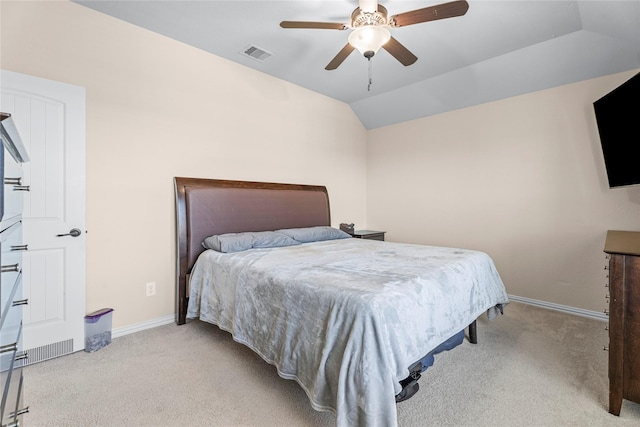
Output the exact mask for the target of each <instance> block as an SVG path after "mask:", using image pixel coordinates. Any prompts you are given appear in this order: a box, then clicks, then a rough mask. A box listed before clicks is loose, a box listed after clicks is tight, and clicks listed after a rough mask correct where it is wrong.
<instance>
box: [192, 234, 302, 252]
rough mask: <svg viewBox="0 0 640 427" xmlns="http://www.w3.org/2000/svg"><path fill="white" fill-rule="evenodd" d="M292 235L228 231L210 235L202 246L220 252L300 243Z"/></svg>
mask: <svg viewBox="0 0 640 427" xmlns="http://www.w3.org/2000/svg"><path fill="white" fill-rule="evenodd" d="M299 244H300V242H296V241H295V240H293V239H292V238H291V237H289V236H286V235H284V234H282V233H275V232H273V231H255V232H246V233H227V234H218V235H214V236H209V237H207V238H206V239H204V242H202V246H204V247H205V248H206V249H213V250H214V251H218V252H224V253H229V252H241V251H246V250H247V249H252V248H277V247H281V246H293V245H299Z"/></svg>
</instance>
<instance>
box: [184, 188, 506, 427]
mask: <svg viewBox="0 0 640 427" xmlns="http://www.w3.org/2000/svg"><path fill="white" fill-rule="evenodd" d="M174 184H175V192H176V193H175V195H176V236H177V269H176V270H177V271H176V276H177V277H176V286H177V289H176V322H177V323H178V324H184V323H186V321H187V319H200V320H202V321H205V322H209V323H213V324H216V325H217V326H218V327H220V328H221V329H223V330H225V331H228V332H230V333H231V334H232V336H233V339H234V340H236V341H237V342H240V343H242V344H244V345H246V346H248V347H249V348H251V349H252V350H253V351H255V352H256V353H257V354H259V355H260V356H261V357H262V358H263V359H264V360H265V361H267V362H268V363H270V364H272V365H274V366H275V367H276V368H277V370H278V374H279V375H280V376H281V377H283V378H286V379H293V380H296V381H297V382H298V384H299V385H300V386H301V387H302V388H303V390H304V391H305V392H306V394H307V396H308V397H309V400H310V403H311V405H312V406H313V407H314V409H316V410H323V411H331V412H333V413H334V414H335V415H336V424H337V425H338V426H352V425H367V426H395V425H397V412H396V404H397V402H398V401H401V400H403V399H404V397H403V396H406V394H407V392H408V393H409V394H413V393H415V391H417V388H418V387H417V383H416V381H417V379H418V378H419V376H420V373H421V372H423V371H424V370H425V369H426V368H427V367H428V366H429V365H430V364H431V363H433V355H434V354H437V353H439V352H441V351H444V350H449V349H451V348H453V347H455V346H457V345H459V344H460V343H461V342H462V339H463V338H464V332H465V328H466V327H467V326H469V339H470V341H471V342H474V343H475V342H476V339H477V338H476V336H475V320H476V319H477V318H478V317H479V316H480V315H483V314H486V315H487V316H488V317H489V318H494V317H495V316H496V315H497V313H499V312H501V311H502V309H503V307H504V306H505V305H506V304H507V303H508V297H507V294H506V290H505V288H504V285H503V283H502V281H501V279H500V276H499V274H498V272H497V271H496V268H495V266H494V264H493V261H492V260H491V258H490V257H489V256H488V255H487V254H485V253H483V252H479V251H473V250H466V249H459V248H443V247H435V246H425V245H412V244H403V243H392V242H381V241H376V240H367V239H356V238H351V237H350V236H349V235H345V233H343V232H342V231H340V230H338V229H335V228H333V227H331V216H330V208H329V197H328V193H327V189H326V188H325V187H324V186H311V185H296V184H277V183H262V182H248V181H230V180H213V179H200V178H183V177H176V178H174ZM205 246H207V247H208V248H209V249H205ZM399 396H400V398H399Z"/></svg>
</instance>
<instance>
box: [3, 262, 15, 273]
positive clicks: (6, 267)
mask: <svg viewBox="0 0 640 427" xmlns="http://www.w3.org/2000/svg"><path fill="white" fill-rule="evenodd" d="M13 271H16V272H17V271H20V264H9V265H3V266H2V267H0V272H2V273H11V272H13Z"/></svg>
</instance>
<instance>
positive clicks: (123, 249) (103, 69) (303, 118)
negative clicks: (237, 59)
mask: <svg viewBox="0 0 640 427" xmlns="http://www.w3.org/2000/svg"><path fill="white" fill-rule="evenodd" d="M0 7H1V9H0V10H1V20H2V21H1V43H2V45H1V56H0V60H1V62H0V67H2V68H4V69H7V70H11V71H15V72H19V73H24V74H30V75H34V76H38V77H43V78H47V79H52V80H57V81H62V82H67V83H71V84H74V85H79V86H83V87H85V88H86V93H87V100H86V101H87V103H86V105H87V135H86V141H87V155H86V156H87V157H86V162H87V209H86V211H87V231H88V233H87V283H86V286H87V311H88V312H90V311H93V310H95V309H98V308H101V307H113V308H114V310H115V311H114V316H113V327H114V328H118V327H122V326H126V325H132V324H135V323H139V322H143V321H148V320H153V319H156V318H160V317H163V316H166V315H170V314H171V313H173V312H174V295H175V294H174V283H175V264H176V262H175V225H174V221H175V215H174V193H173V191H174V189H173V177H174V176H189V177H203V178H218V179H240V180H255V181H270V182H291V183H299V184H314V185H326V186H327V188H328V191H329V197H330V203H331V208H332V221H333V223H334V225H336V226H337V224H339V223H340V222H345V221H355V222H358V223H364V222H365V220H366V217H365V207H366V206H365V197H366V152H365V150H366V135H367V134H366V130H365V129H364V127H363V126H362V125H361V123H360V122H359V120H358V119H357V117H356V116H355V115H354V114H353V112H352V111H351V109H350V108H349V107H348V106H347V105H346V104H344V103H341V102H338V101H335V100H333V99H330V98H327V97H325V96H322V95H319V94H317V93H314V92H311V91H308V90H306V89H303V88H300V87H298V86H295V85H292V84H289V83H286V82H284V81H282V80H278V79H275V78H273V77H270V76H268V75H266V74H263V73H259V72H257V71H254V70H251V69H249V68H246V67H243V66H240V65H237V64H234V63H231V62H229V61H226V60H224V59H222V58H219V57H216V56H214V55H211V54H208V53H205V52H203V51H200V50H198V49H194V48H191V47H189V46H186V45H184V44H181V43H179V42H176V41H173V40H170V39H168V38H166V37H163V36H160V35H157V34H154V33H152V32H150V31H147V30H144V29H141V28H138V27H135V26H133V25H130V24H127V23H125V22H123V21H119V20H116V19H114V18H111V17H108V16H106V15H102V14H100V13H98V12H95V11H93V10H90V9H88V8H86V7H83V6H79V5H77V4H74V3H71V2H66V1H62V2H6V1H2V2H1V5H0ZM345 183H348V186H345ZM150 281H155V282H156V283H157V295H156V296H154V297H145V291H144V285H145V283H146V282H150Z"/></svg>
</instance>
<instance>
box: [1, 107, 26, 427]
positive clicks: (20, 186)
mask: <svg viewBox="0 0 640 427" xmlns="http://www.w3.org/2000/svg"><path fill="white" fill-rule="evenodd" d="M0 131H1V136H2V144H1V145H2V147H0V176H1V178H2V185H1V189H0V216H1V220H0V265H1V269H2V274H1V275H0V387H2V388H1V390H2V401H1V404H0V421H1V422H0V425H1V426H2V427H5V426H7V427H8V426H12V427H13V426H19V425H22V424H23V423H22V417H23V415H24V414H25V413H27V412H28V411H29V408H28V407H25V406H24V404H23V399H22V390H23V377H22V366H23V361H24V359H26V357H27V356H26V354H25V353H24V352H23V349H22V307H23V306H24V305H25V304H27V303H28V301H27V300H26V299H25V298H23V296H22V254H23V252H24V251H25V250H27V245H25V244H24V242H23V241H22V205H23V203H22V198H23V194H24V192H25V191H28V190H29V187H28V186H26V185H24V183H23V178H22V163H24V162H26V161H28V160H29V157H28V155H27V152H26V150H25V148H24V145H23V144H22V141H21V140H20V137H19V135H18V133H17V130H16V127H15V124H14V122H13V119H12V118H11V115H9V114H6V113H0Z"/></svg>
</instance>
